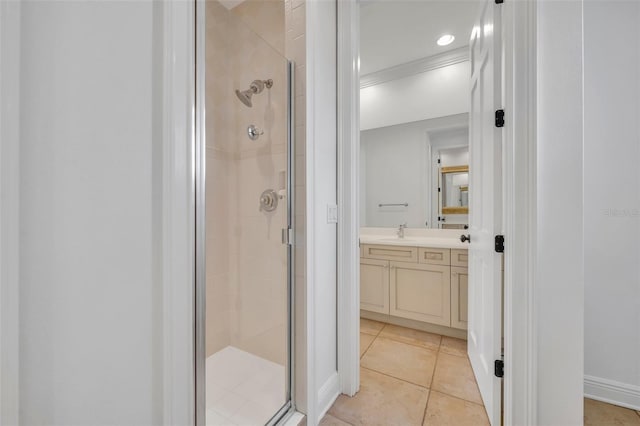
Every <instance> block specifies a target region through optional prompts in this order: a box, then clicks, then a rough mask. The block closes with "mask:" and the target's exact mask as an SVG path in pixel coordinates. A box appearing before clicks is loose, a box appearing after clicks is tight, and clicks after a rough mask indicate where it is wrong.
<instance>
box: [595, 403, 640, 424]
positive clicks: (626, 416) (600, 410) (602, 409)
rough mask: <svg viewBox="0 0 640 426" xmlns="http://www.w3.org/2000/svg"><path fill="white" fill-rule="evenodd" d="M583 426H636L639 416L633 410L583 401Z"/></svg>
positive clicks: (639, 422)
mask: <svg viewBox="0 0 640 426" xmlns="http://www.w3.org/2000/svg"><path fill="white" fill-rule="evenodd" d="M584 425H585V426H638V425H640V416H639V415H638V413H636V412H635V411H633V410H630V409H628V408H622V407H618V406H616V405H611V404H607V403H605V402H600V401H595V400H593V399H588V398H585V399H584Z"/></svg>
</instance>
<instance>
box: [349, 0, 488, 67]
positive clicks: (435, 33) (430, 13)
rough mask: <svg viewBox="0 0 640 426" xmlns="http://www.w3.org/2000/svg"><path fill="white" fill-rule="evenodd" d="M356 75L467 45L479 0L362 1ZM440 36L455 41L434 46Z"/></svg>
mask: <svg viewBox="0 0 640 426" xmlns="http://www.w3.org/2000/svg"><path fill="white" fill-rule="evenodd" d="M360 4H361V9H360V74H361V75H366V74H369V73H372V72H375V71H379V70H382V69H385V68H389V67H392V66H395V65H399V64H404V63H407V62H411V61H413V60H416V59H421V58H425V57H428V56H433V55H435V54H438V53H442V52H446V51H448V50H452V49H456V48H459V47H462V46H466V45H467V44H469V38H470V35H471V29H472V27H473V23H474V20H475V17H476V15H477V13H478V7H479V5H480V4H482V2H481V1H479V0H362V2H361V3H360ZM443 34H453V35H454V36H455V38H456V39H455V41H454V42H453V43H451V44H450V45H448V46H444V47H442V46H438V45H437V44H436V40H437V39H438V38H439V37H440V36H442V35H443Z"/></svg>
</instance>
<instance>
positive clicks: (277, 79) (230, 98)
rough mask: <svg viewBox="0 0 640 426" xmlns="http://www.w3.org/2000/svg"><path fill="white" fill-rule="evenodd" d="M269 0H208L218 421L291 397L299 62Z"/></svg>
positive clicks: (210, 374) (209, 259)
mask: <svg viewBox="0 0 640 426" xmlns="http://www.w3.org/2000/svg"><path fill="white" fill-rule="evenodd" d="M267 7H272V8H279V7H280V3H279V2H255V1H247V2H244V3H242V4H240V5H239V6H235V7H232V8H230V9H229V8H228V7H226V6H224V5H223V4H221V3H219V2H218V1H207V2H206V5H205V10H206V41H205V45H206V47H205V51H206V56H205V70H206V71H205V103H206V117H205V121H206V170H207V173H206V196H205V198H206V315H205V324H204V328H205V333H204V334H205V348H204V353H205V354H204V355H205V357H206V361H205V370H206V378H205V388H206V391H205V392H206V423H207V424H208V425H209V424H210V425H233V424H237V425H264V424H268V423H270V422H274V421H276V420H277V419H278V417H279V416H281V415H282V414H284V413H285V412H286V411H287V410H288V408H289V407H290V400H291V397H290V395H291V374H290V370H291V338H290V336H291V331H290V330H291V315H290V312H291V303H290V300H291V285H290V281H291V276H292V271H291V266H292V265H293V262H292V250H291V246H290V245H289V244H288V241H289V240H288V238H289V235H290V232H289V231H288V230H289V229H292V228H293V227H292V223H291V222H292V220H293V215H292V212H291V206H292V199H291V198H292V191H291V189H292V188H293V186H292V178H291V176H292V175H293V174H292V161H291V159H292V158H294V157H293V153H292V146H293V144H292V143H291V131H290V125H291V101H290V100H291V98H292V93H291V90H292V89H291V72H290V65H289V62H288V61H287V60H286V58H285V57H284V55H283V53H284V52H283V51H284V46H283V44H284V37H282V38H279V37H275V36H274V34H276V33H277V31H279V28H278V25H279V24H278V20H277V19H275V20H273V22H272V24H273V26H274V27H273V28H267V27H268V25H270V24H269V23H266V22H261V24H260V25H259V26H258V28H253V27H251V26H250V24H251V23H252V22H254V20H253V17H254V16H255V14H257V13H260V14H264V13H266V12H265V10H264V8H267ZM252 8H254V9H252ZM256 8H260V10H259V11H258V9H256ZM282 8H283V9H282V12H283V13H284V2H282ZM267 13H271V14H272V15H273V16H275V15H277V13H278V10H275V9H274V10H272V11H271V12H267ZM270 16H271V15H270ZM283 17H284V15H283ZM281 29H282V31H283V32H284V21H282V28H281ZM280 41H281V43H280Z"/></svg>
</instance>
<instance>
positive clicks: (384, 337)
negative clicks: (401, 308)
mask: <svg viewBox="0 0 640 426" xmlns="http://www.w3.org/2000/svg"><path fill="white" fill-rule="evenodd" d="M380 334H382V331H381V332H380ZM379 337H382V338H383V339H388V340H393V341H394V342H398V343H404V344H405V345H411V346H415V347H416V348H422V349H428V350H430V351H433V352H438V351H439V350H440V346H441V342H442V336H440V342H439V343H438V348H437V349H433V348H427V347H426V346H422V345H417V344H415V343H410V342H405V341H404V340H400V339H398V338H393V337H392V336H389V335H388V334H386V335H384V336H382V335H379Z"/></svg>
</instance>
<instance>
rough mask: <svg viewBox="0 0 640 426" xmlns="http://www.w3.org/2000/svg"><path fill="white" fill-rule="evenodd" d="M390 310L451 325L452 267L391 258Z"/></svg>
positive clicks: (411, 317) (426, 320) (421, 319)
mask: <svg viewBox="0 0 640 426" xmlns="http://www.w3.org/2000/svg"><path fill="white" fill-rule="evenodd" d="M389 265H390V279H389V287H390V293H391V294H390V297H389V303H390V306H389V313H390V314H391V315H395V316H398V317H402V318H409V319H412V320H417V321H425V322H430V323H432V324H440V325H445V326H451V267H450V266H441V265H424V264H420V263H405V262H390V264H389Z"/></svg>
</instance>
